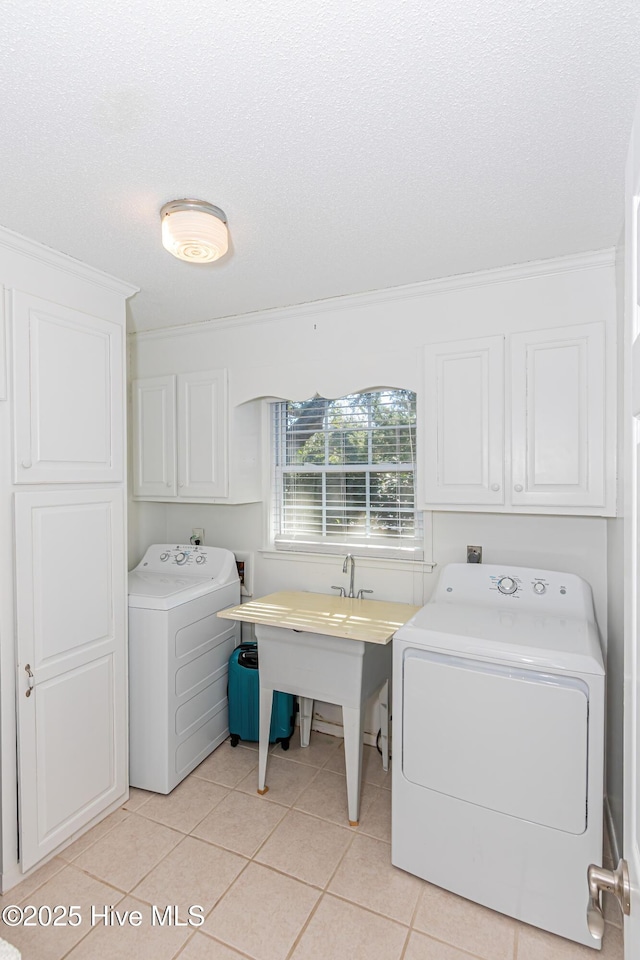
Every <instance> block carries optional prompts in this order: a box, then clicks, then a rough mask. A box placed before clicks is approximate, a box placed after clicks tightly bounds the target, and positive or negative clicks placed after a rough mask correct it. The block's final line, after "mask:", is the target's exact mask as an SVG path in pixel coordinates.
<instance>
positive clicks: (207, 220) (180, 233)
mask: <svg viewBox="0 0 640 960" xmlns="http://www.w3.org/2000/svg"><path fill="white" fill-rule="evenodd" d="M160 218H161V220H162V246H163V247H164V248H165V250H168V251H169V253H172V254H173V255H174V257H178V258H179V259H180V260H188V261H189V263H211V262H212V261H213V260H219V259H220V257H223V256H224V255H225V253H226V252H227V250H228V249H229V232H228V230H227V218H226V216H225V214H224V212H223V211H222V210H221V209H220V208H219V207H214V205H213V204H212V203H206V202H205V201H204V200H171V201H170V202H169V203H165V205H164V207H163V208H162V210H161V211H160Z"/></svg>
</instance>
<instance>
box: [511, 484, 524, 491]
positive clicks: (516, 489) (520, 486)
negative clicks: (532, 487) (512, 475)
mask: <svg viewBox="0 0 640 960" xmlns="http://www.w3.org/2000/svg"><path fill="white" fill-rule="evenodd" d="M513 489H514V490H515V492H516V493H522V491H523V490H524V487H523V486H522V484H521V483H516V485H515V486H514V488H513Z"/></svg>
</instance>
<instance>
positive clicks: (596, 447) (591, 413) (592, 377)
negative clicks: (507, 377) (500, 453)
mask: <svg viewBox="0 0 640 960" xmlns="http://www.w3.org/2000/svg"><path fill="white" fill-rule="evenodd" d="M604 400H605V390H604V331H603V328H602V324H600V323H589V324H583V325H582V326H576V327H567V328H565V329H563V330H556V331H553V330H552V331H550V330H543V331H540V332H536V333H519V334H514V335H513V336H512V337H511V417H512V488H513V489H512V492H511V499H512V503H513V504H514V505H517V506H524V505H528V506H537V507H545V506H567V507H600V506H603V505H604V503H605V459H604V439H605V403H604Z"/></svg>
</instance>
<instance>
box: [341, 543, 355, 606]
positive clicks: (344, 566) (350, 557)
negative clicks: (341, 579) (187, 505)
mask: <svg viewBox="0 0 640 960" xmlns="http://www.w3.org/2000/svg"><path fill="white" fill-rule="evenodd" d="M349 561H351V576H350V578H349V593H348V594H347V596H348V597H351V598H354V597H355V593H354V592H353V581H354V578H355V575H356V561H355V560H354V558H353V554H352V553H348V554H347V555H346V557H345V558H344V563H343V564H342V572H343V573H346V572H347V567H348V566H349Z"/></svg>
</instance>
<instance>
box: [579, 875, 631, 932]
mask: <svg viewBox="0 0 640 960" xmlns="http://www.w3.org/2000/svg"><path fill="white" fill-rule="evenodd" d="M587 882H588V884H589V903H588V905H587V926H588V927H589V933H590V934H591V936H592V937H593V939H594V940H602V935H603V933H604V914H603V912H602V905H601V903H600V895H601V893H603V892H606V893H612V894H613V896H614V897H615V898H616V900H617V901H618V905H619V907H620V909H621V910H622V912H623V913H624V914H625V916H628V915H629V914H630V913H631V885H630V883H629V868H628V866H627V861H626V860H620V861H618V866H617V867H616V869H615V870H605V869H604V867H598V866H596V864H595V863H592V864H591V865H590V867H589V869H588V870H587Z"/></svg>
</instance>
